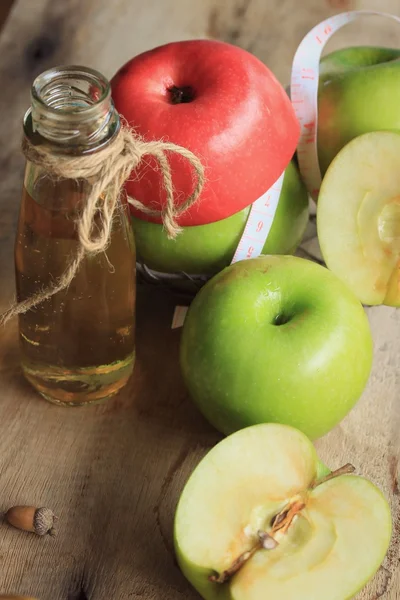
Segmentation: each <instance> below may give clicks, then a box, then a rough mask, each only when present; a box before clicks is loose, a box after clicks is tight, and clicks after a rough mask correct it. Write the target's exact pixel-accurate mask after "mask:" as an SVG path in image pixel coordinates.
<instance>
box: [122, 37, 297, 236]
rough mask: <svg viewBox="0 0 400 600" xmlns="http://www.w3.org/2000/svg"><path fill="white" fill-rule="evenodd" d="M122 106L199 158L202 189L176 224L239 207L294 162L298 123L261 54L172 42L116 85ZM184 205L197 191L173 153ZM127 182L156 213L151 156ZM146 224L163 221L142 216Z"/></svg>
mask: <svg viewBox="0 0 400 600" xmlns="http://www.w3.org/2000/svg"><path fill="white" fill-rule="evenodd" d="M112 95H113V99H114V102H115V105H116V108H117V110H118V111H119V112H120V113H121V114H122V116H123V117H125V119H126V120H127V121H128V122H129V124H130V125H131V126H132V127H133V128H134V129H135V131H136V132H137V133H138V134H140V135H141V136H142V137H143V138H144V139H145V140H159V139H162V140H165V141H169V142H173V143H175V144H178V145H180V146H184V147H186V148H188V149H189V150H191V151H192V152H193V153H194V154H196V155H197V156H198V158H199V159H200V160H201V161H202V163H203V165H204V167H205V173H206V184H205V186H204V188H203V191H202V193H201V196H200V198H199V200H198V201H197V202H196V203H195V205H193V206H192V207H191V208H190V209H189V210H187V211H186V212H185V213H184V214H182V215H181V216H180V217H179V218H178V223H179V224H180V225H182V226H190V225H204V224H207V223H212V222H214V221H219V220H221V219H225V218H227V217H229V216H231V215H233V214H234V213H237V212H238V211H240V210H242V209H243V208H245V207H246V206H248V205H249V204H251V203H252V202H254V201H255V200H256V199H257V198H258V197H259V196H261V195H262V194H263V193H264V192H266V191H267V190H268V189H269V188H270V187H271V186H272V185H273V183H274V182H275V181H276V180H277V179H278V177H279V175H280V174H281V173H282V172H283V171H284V169H285V167H286V166H287V165H288V163H289V161H290V159H291V158H292V156H293V154H294V152H295V149H296V145H297V142H298V138H299V124H298V122H297V119H296V116H295V113H294V111H293V108H292V105H291V103H290V101H289V99H288V97H287V95H286V93H285V90H284V89H283V87H282V86H281V84H280V83H279V82H278V81H277V79H276V78H275V76H274V75H273V73H271V71H270V70H269V69H268V68H267V67H266V66H265V65H264V64H263V63H262V62H261V61H260V60H258V59H257V58H256V57H255V56H253V55H252V54H250V53H249V52H246V51H245V50H242V49H241V48H238V47H237V46H232V45H231V44H226V43H224V42H219V41H214V40H191V41H183V42H174V43H171V44H167V45H164V46H160V47H158V48H155V49H154V50H150V51H149V52H145V53H143V54H140V55H139V56H136V57H135V58H133V59H132V60H131V61H129V62H128V63H127V64H126V65H125V66H123V67H122V68H121V69H120V70H119V71H118V72H117V74H116V75H115V76H114V78H113V80H112ZM169 160H170V164H171V168H172V175H173V183H174V187H175V190H176V191H177V193H178V194H177V195H178V196H179V198H178V199H177V200H178V202H183V201H184V200H185V199H186V198H187V196H189V195H190V194H191V192H192V190H193V172H192V169H191V168H190V165H189V164H188V162H187V161H186V160H185V159H183V158H182V157H180V156H177V155H175V154H173V153H169ZM145 163H146V164H143V165H142V166H141V167H139V169H138V171H137V172H136V173H135V174H134V175H133V176H132V178H131V181H129V182H128V183H127V184H126V189H127V192H128V194H129V195H130V196H132V197H134V198H136V199H137V200H140V201H141V202H142V203H144V204H145V205H147V206H150V207H152V208H155V209H160V208H162V206H163V205H164V203H165V195H164V193H163V187H162V181H161V175H160V173H159V171H157V170H156V169H154V167H156V164H155V160H154V159H153V158H151V157H149V158H148V160H146V161H145ZM132 212H133V214H135V215H137V216H139V217H140V218H142V219H147V220H151V221H154V222H158V223H159V222H160V219H158V218H150V217H149V216H147V215H145V214H143V212H140V211H138V210H135V209H132Z"/></svg>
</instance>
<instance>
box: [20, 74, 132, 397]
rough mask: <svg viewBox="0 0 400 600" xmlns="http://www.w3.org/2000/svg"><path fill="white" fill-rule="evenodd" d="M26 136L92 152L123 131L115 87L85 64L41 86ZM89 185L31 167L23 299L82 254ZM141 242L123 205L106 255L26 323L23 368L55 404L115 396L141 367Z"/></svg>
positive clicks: (87, 262) (58, 150)
mask: <svg viewBox="0 0 400 600" xmlns="http://www.w3.org/2000/svg"><path fill="white" fill-rule="evenodd" d="M31 104H32V105H31V108H30V109H29V110H28V112H27V113H26V115H25V119H24V135H25V136H27V138H28V139H29V141H30V142H31V143H32V144H34V145H38V144H46V145H47V146H48V147H50V149H51V152H52V153H54V154H55V155H58V154H72V155H74V156H80V155H86V154H88V153H93V152H97V151H99V150H100V149H101V148H104V146H105V145H106V144H109V143H110V142H111V141H112V140H113V139H114V136H116V135H117V134H118V131H119V128H120V121H119V116H118V113H117V112H116V111H115V109H114V106H113V103H112V100H111V94H110V86H109V83H108V81H107V80H106V79H105V78H104V77H103V76H102V75H101V74H100V73H98V72H96V71H93V70H91V69H86V68H82V67H59V68H55V69H51V70H49V71H46V72H45V73H43V74H42V75H40V76H39V77H38V78H37V79H36V80H35V81H34V83H33V86H32V90H31ZM90 189H91V184H90V183H89V182H88V181H87V180H79V179H77V180H76V179H56V178H54V176H53V177H52V176H51V175H50V174H49V173H47V172H46V171H45V170H44V169H43V167H39V166H37V165H35V164H32V163H30V162H27V165H26V171H25V179H24V190H23V197H22V203H21V209H20V216H19V223H18V230H17V236H16V244H15V264H16V287H17V300H18V301H22V300H24V299H26V298H29V297H30V296H31V295H32V294H33V293H35V292H37V291H38V289H46V288H47V287H48V286H49V285H51V284H52V283H53V282H54V281H55V280H57V279H58V278H59V277H60V276H61V275H63V273H64V272H65V270H66V269H67V268H68V266H69V264H70V260H71V257H74V256H75V255H76V253H77V249H78V235H77V228H76V224H75V221H76V219H77V217H78V216H79V211H80V209H81V207H82V206H83V205H84V203H85V199H86V198H87V196H88V193H89V191H90ZM135 267H136V257H135V245H134V240H133V233H132V228H131V226H130V220H129V211H128V205H127V202H126V199H125V198H122V201H121V203H120V205H119V206H118V208H117V213H116V215H115V218H114V220H113V226H112V231H111V238H110V243H109V245H108V247H107V249H106V252H102V253H100V254H98V255H95V256H85V258H84V259H83V262H82V264H81V265H80V268H79V271H78V273H77V274H76V276H75V278H74V279H73V281H72V283H71V284H70V286H69V287H68V288H67V289H65V290H62V291H60V292H58V293H57V294H55V295H53V296H52V297H51V298H49V299H48V300H45V301H44V302H42V303H41V304H39V305H38V306H37V307H36V308H33V309H31V310H29V311H28V312H27V313H25V314H22V315H20V316H19V336H20V348H21V361H22V369H23V372H24V375H25V377H26V378H27V379H28V380H29V382H30V383H31V384H32V385H33V386H34V388H36V390H37V391H39V392H40V394H42V396H44V398H46V399H47V400H49V401H51V402H54V403H56V404H59V405H68V406H80V405H85V404H89V403H95V402H100V401H102V400H105V399H107V398H109V397H110V396H113V395H114V394H116V393H117V392H118V391H119V390H120V389H121V388H122V387H123V386H124V385H125V384H126V383H127V381H128V379H129V377H130V375H131V373H132V370H133V366H134V360H135V292H136V289H135Z"/></svg>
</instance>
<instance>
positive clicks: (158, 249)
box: [132, 161, 308, 275]
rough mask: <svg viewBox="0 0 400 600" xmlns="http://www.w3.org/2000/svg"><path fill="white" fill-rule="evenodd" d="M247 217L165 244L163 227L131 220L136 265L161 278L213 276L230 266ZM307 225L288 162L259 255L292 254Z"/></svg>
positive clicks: (188, 230) (303, 196) (304, 202)
mask: <svg viewBox="0 0 400 600" xmlns="http://www.w3.org/2000/svg"><path fill="white" fill-rule="evenodd" d="M249 212H250V206H249V207H247V208H245V209H244V210H242V211H240V212H238V213H236V214H234V215H232V216H231V217H228V218H227V219H223V220H221V221H216V222H215V223H210V224H207V225H196V226H193V227H184V228H183V232H182V233H181V234H180V235H179V236H178V237H177V238H176V239H175V240H169V239H168V238H167V235H166V233H165V230H164V228H163V226H162V225H158V224H155V223H149V222H147V221H143V220H141V219H138V218H137V217H134V216H133V217H132V224H133V229H134V233H135V242H136V249H137V254H138V259H139V260H141V261H143V262H144V263H145V264H146V265H147V266H148V267H149V268H150V269H154V270H156V271H161V272H164V273H174V272H179V271H185V272H186V273H192V274H203V273H204V274H206V275H207V274H213V273H216V272H218V271H220V270H221V269H223V268H224V267H226V266H227V265H229V263H230V262H231V260H232V257H233V255H234V253H235V250H236V248H237V246H238V243H239V241H240V238H241V235H242V233H243V230H244V227H245V225H246V221H247V217H248V215H249ZM307 220H308V196H307V192H306V189H305V187H304V184H303V183H302V181H301V179H300V175H299V172H298V169H297V167H296V165H295V163H294V162H293V161H292V162H291V163H289V165H288V167H287V168H286V170H285V176H284V181H283V185H282V191H281V196H280V199H279V204H278V208H277V211H276V213H275V218H274V221H273V224H272V227H271V230H270V232H269V235H268V238H267V240H266V242H265V245H264V248H263V253H265V254H291V253H292V252H294V251H295V250H296V248H297V246H298V245H299V243H300V241H301V239H302V237H303V234H304V230H305V228H306V225H307Z"/></svg>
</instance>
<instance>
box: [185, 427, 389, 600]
mask: <svg viewBox="0 0 400 600" xmlns="http://www.w3.org/2000/svg"><path fill="white" fill-rule="evenodd" d="M350 467H351V465H346V467H344V468H343V469H339V470H338V471H337V472H333V473H330V474H329V475H325V476H323V475H322V472H321V466H320V463H319V461H318V457H317V454H316V451H315V448H314V446H313V445H312V443H311V442H310V440H309V439H308V438H307V437H306V436H305V435H304V434H303V433H301V432H300V431H298V430H296V429H294V428H292V427H289V426H284V425H278V424H261V425H254V426H251V427H248V428H246V429H242V430H240V431H238V432H236V433H234V434H232V435H230V436H229V437H227V438H225V439H224V440H222V441H221V442H220V443H219V444H217V445H216V446H215V447H214V448H213V449H212V450H210V452H209V453H208V454H207V455H206V456H205V457H204V458H203V460H202V461H201V462H200V463H199V465H198V466H197V468H196V469H195V470H194V472H193V473H192V475H191V477H190V478H189V480H188V482H187V484H186V486H185V488H184V490H183V492H182V495H181V497H180V500H179V503H178V507H177V511H176V516H175V532H174V533H175V550H176V555H177V558H178V563H179V565H180V568H181V570H182V571H183V573H184V575H185V576H186V578H187V579H188V580H189V581H190V582H191V584H192V585H193V586H194V587H195V588H196V589H197V591H198V592H199V593H200V594H201V595H202V597H203V598H205V599H206V600H265V599H266V598H270V599H271V600H275V599H279V600H321V599H322V598H323V599H324V600H346V599H350V598H352V597H353V596H354V594H356V593H357V592H358V591H359V590H360V589H362V588H363V587H364V585H365V584H366V583H367V582H368V580H369V579H370V578H371V577H372V576H373V575H374V574H375V573H376V571H377V570H378V569H379V566H380V564H381V563H382V561H383V559H384V557H385V554H386V552H387V549H388V546H389V543H390V537H391V514H390V508H389V505H388V503H387V501H386V499H385V498H384V496H383V494H382V493H381V492H380V491H379V490H378V489H377V488H376V487H375V486H374V484H372V483H371V482H370V481H368V480H366V479H364V478H362V477H359V476H355V475H351V474H342V473H346V472H347V471H348V472H350V471H352V470H353V469H354V468H350Z"/></svg>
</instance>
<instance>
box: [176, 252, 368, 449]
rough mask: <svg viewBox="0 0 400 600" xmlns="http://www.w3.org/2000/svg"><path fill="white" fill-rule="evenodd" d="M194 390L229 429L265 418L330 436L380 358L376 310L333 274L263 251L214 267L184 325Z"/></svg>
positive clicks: (184, 354)
mask: <svg viewBox="0 0 400 600" xmlns="http://www.w3.org/2000/svg"><path fill="white" fill-rule="evenodd" d="M180 362H181V369H182V374H183V378H184V381H185V383H186V386H187V388H188V390H189V393H190V395H191V397H192V399H193V400H194V402H195V403H196V405H197V406H198V408H199V409H200V410H201V412H202V413H203V414H204V416H205V417H206V418H207V419H208V420H209V422H210V423H212V424H213V425H214V427H215V428H216V429H218V430H219V431H221V432H222V433H225V434H228V433H232V432H233V431H235V430H237V429H240V428H243V427H246V426H248V425H254V424H256V423H262V422H276V423H284V424H287V425H292V426H294V427H297V428H299V429H301V430H302V431H303V432H304V433H306V434H307V435H308V436H309V437H311V438H317V437H319V436H322V435H324V434H325V433H326V432H327V431H329V430H330V429H331V428H332V427H334V426H335V425H336V424H337V423H338V422H339V421H340V420H341V419H342V418H343V417H344V416H345V415H346V414H347V413H348V412H349V411H350V409H351V408H352V407H353V406H354V404H355V403H356V401H357V400H358V398H359V397H360V395H361V393H362V391H363V389H364V387H365V384H366V383H367V380H368V377H369V373H370V369H371V363H372V338H371V332H370V328H369V324H368V319H367V317H366V314H365V312H364V310H363V307H362V305H361V303H360V302H359V301H358V300H357V298H356V297H355V296H354V294H353V292H351V291H350V290H349V288H348V287H347V286H346V285H345V284H344V283H342V282H341V281H340V280H339V279H338V278H337V277H336V276H335V275H334V274H333V273H331V272H330V271H329V270H328V269H326V268H325V267H322V266H320V265H318V264H316V263H313V262H311V261H308V260H305V259H302V258H297V257H294V256H260V257H258V258H255V259H249V260H244V261H240V262H237V263H235V264H234V265H231V266H229V267H227V268H225V269H224V270H223V271H221V272H220V273H218V274H217V275H215V276H214V277H213V278H212V279H211V280H210V281H208V282H207V283H206V284H205V286H204V287H203V288H202V289H201V290H200V292H199V293H198V294H197V296H196V297H195V299H194V301H193V302H192V304H191V306H190V307H189V311H188V313H187V316H186V319H185V323H184V326H183V332H182V338H181V347H180Z"/></svg>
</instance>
